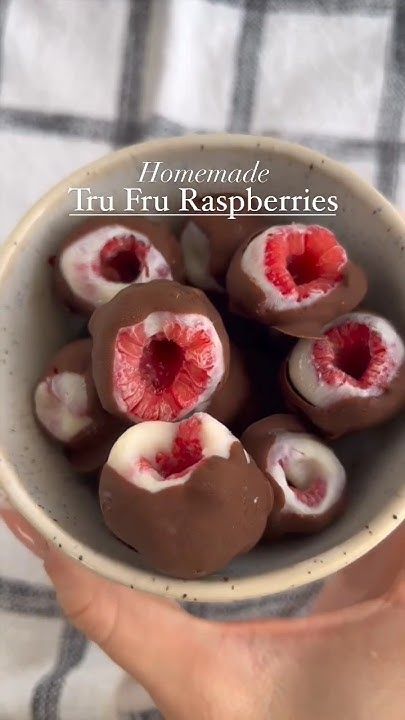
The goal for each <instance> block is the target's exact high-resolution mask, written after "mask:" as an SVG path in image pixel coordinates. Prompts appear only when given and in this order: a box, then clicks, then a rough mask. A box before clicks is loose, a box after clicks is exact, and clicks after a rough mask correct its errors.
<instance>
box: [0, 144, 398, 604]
mask: <svg viewBox="0 0 405 720" xmlns="http://www.w3.org/2000/svg"><path fill="white" fill-rule="evenodd" d="M168 147H170V148H171V149H178V150H180V151H182V152H184V151H185V150H187V149H193V150H195V149H197V148H199V149H200V150H202V149H204V148H205V147H207V148H210V149H211V150H212V149H214V150H215V149H216V148H217V149H221V150H224V149H229V150H238V149H251V150H252V151H253V152H254V151H255V150H257V149H259V148H264V149H265V150H267V151H268V152H272V153H279V154H282V155H285V157H286V160H288V159H289V158H290V159H291V158H294V159H297V160H299V161H301V162H302V163H303V164H308V165H310V164H311V165H314V167H319V168H321V169H322V172H324V173H325V174H326V175H328V176H329V177H330V178H333V179H335V180H336V182H337V183H338V184H339V185H343V186H344V187H345V189H346V190H349V191H350V190H351V191H352V192H353V194H354V195H355V197H356V198H359V199H361V200H363V201H364V202H366V203H367V204H369V205H370V212H371V213H373V212H375V208H377V207H378V208H380V209H381V211H383V212H384V220H385V221H386V224H387V226H390V227H391V228H392V230H393V231H394V232H395V231H396V232H398V234H402V235H404V237H405V221H404V219H403V218H402V217H401V215H400V214H399V213H398V212H397V211H396V210H395V209H394V208H393V207H392V205H391V204H390V203H389V202H388V200H386V198H384V197H383V196H382V195H381V194H380V193H379V192H378V191H377V190H375V189H374V188H373V187H371V186H370V185H368V183H367V182H365V181H364V180H362V179H361V178H360V177H358V176H357V175H356V174H355V173H353V172H352V171H351V170H349V169H348V168H346V167H345V166H344V165H342V164H341V163H339V162H337V161H335V160H331V159H329V158H328V157H326V156H324V155H322V154H320V153H318V152H316V151H314V150H311V149H309V148H306V147H303V146H301V145H297V144H294V143H289V142H287V141H284V140H279V139H276V138H271V137H262V136H254V135H228V134H213V135H187V136H184V137H178V138H162V139H158V140H150V141H146V142H143V143H138V144H135V145H131V146H129V147H125V148H123V149H121V150H118V151H116V152H113V153H109V154H108V155H106V156H104V157H103V158H101V159H100V160H97V161H95V162H93V163H90V164H88V165H86V166H84V167H83V168H81V169H79V170H77V171H76V172H74V173H73V174H71V175H70V176H68V177H67V178H65V179H64V180H62V181H61V182H60V183H58V184H57V185H56V186H54V187H53V188H52V189H51V190H50V191H49V192H48V193H47V194H46V195H45V196H44V197H42V198H41V199H40V200H39V201H38V202H37V203H36V204H35V205H34V206H33V208H32V209H31V210H30V211H29V212H28V213H27V214H26V215H25V216H24V217H23V218H22V220H21V221H20V223H19V224H18V225H17V227H16V228H15V230H14V231H13V232H12V233H11V235H10V236H9V238H8V239H7V241H6V242H5V244H4V245H3V247H2V248H1V250H0V297H1V281H2V278H3V275H4V273H5V272H6V271H7V268H8V265H9V262H10V261H11V259H12V257H13V254H14V252H16V250H17V248H18V247H19V246H20V245H23V244H24V243H25V242H27V238H28V237H29V231H30V228H31V227H32V225H33V223H34V222H35V221H36V220H37V219H38V218H39V217H41V216H43V215H46V213H47V210H48V207H49V205H52V204H54V203H55V202H57V201H58V199H59V198H60V197H61V196H62V194H65V192H66V185H67V183H69V185H72V186H76V187H80V186H81V184H82V182H83V181H84V180H85V178H86V176H87V175H88V174H89V172H91V173H93V172H96V173H103V171H104V170H105V169H107V168H111V167H114V166H119V165H120V163H121V161H122V160H123V159H125V158H127V157H128V156H131V155H132V156H133V155H136V156H137V157H140V158H141V157H142V156H143V157H145V156H147V155H148V152H149V151H153V152H155V153H158V152H159V150H162V151H164V150H167V149H168ZM0 486H2V487H3V489H4V492H5V494H6V497H7V498H8V499H9V501H10V503H11V504H12V506H14V508H15V509H16V510H18V511H19V512H20V513H21V515H22V516H23V517H24V518H25V519H26V520H27V521H28V522H29V523H31V524H32V525H33V526H34V528H35V529H36V530H38V531H39V532H40V533H41V534H42V535H43V537H44V538H46V540H47V541H48V542H49V543H51V544H54V545H56V546H59V547H60V546H62V548H63V551H64V552H65V553H66V554H67V555H69V556H70V557H72V558H75V559H77V560H80V561H82V562H83V563H84V564H85V565H86V566H87V567H89V568H91V569H92V570H94V571H96V572H97V573H99V574H100V575H102V576H104V577H106V578H109V579H111V580H114V581H117V582H120V583H122V584H125V585H128V586H129V587H133V588H136V589H138V590H144V591H147V592H152V593H154V594H159V595H163V596H167V597H173V598H176V599H182V598H183V599H184V598H185V597H186V598H187V600H189V601H198V602H235V601H238V602H239V601H242V600H248V599H253V598H260V597H264V596H266V595H270V594H272V595H275V594H277V593H280V592H283V591H287V590H290V589H292V588H299V587H302V586H304V585H306V584H308V583H311V582H314V581H316V580H321V579H322V578H324V577H326V576H327V575H330V574H332V573H334V572H337V571H338V570H340V569H341V568H342V567H344V566H345V565H348V564H350V563H352V562H353V561H355V560H357V559H358V558H360V557H361V556H362V555H364V554H365V553H367V552H368V551H370V550H371V549H372V548H374V547H375V546H376V545H377V544H378V543H380V542H381V541H382V540H384V538H386V537H387V536H388V535H389V534H390V533H391V532H392V531H393V530H394V529H395V527H397V526H398V525H400V524H401V522H402V521H403V520H405V493H401V495H397V496H395V497H394V498H393V499H391V500H390V501H388V502H387V504H386V506H385V508H384V509H383V510H382V511H381V512H380V513H379V514H378V515H377V516H376V517H375V518H374V520H373V523H372V526H371V525H370V526H369V528H370V529H372V534H370V532H369V529H366V528H364V529H362V530H361V531H359V532H358V533H356V534H355V535H353V536H352V537H351V538H350V539H349V540H346V541H345V542H343V543H340V544H339V545H336V546H334V547H333V548H331V549H329V550H327V551H325V552H323V553H320V554H318V555H316V556H315V557H314V558H311V559H307V560H304V561H300V562H298V563H295V564H293V565H291V566H290V567H288V568H283V569H279V570H271V569H270V570H269V572H268V573H262V574H260V575H251V576H249V577H245V578H241V579H238V578H230V579H229V581H228V582H224V580H228V578H223V577H219V578H217V577H214V578H206V579H202V580H189V581H183V580H176V579H173V578H168V577H167V578H166V577H164V576H160V575H157V576H155V575H154V574H153V572H152V571H150V572H149V571H148V570H143V569H141V568H137V567H129V566H128V565H126V564H124V563H122V562H120V561H117V560H113V559H110V558H108V557H106V556H105V555H103V554H101V553H98V552H97V551H95V550H93V549H92V548H89V547H88V546H86V545H83V544H82V543H80V542H78V541H77V540H76V539H75V538H74V537H73V536H72V535H70V534H68V533H67V532H65V531H64V530H62V529H61V527H60V526H59V525H58V524H57V523H55V522H54V521H53V520H52V519H51V518H50V517H49V516H48V515H47V514H46V512H45V511H44V510H42V509H41V508H39V507H38V505H37V504H36V503H35V501H34V500H33V498H31V497H30V495H29V494H28V493H27V492H26V490H25V489H24V487H23V486H22V484H21V482H20V480H19V477H18V475H17V473H16V472H15V471H14V469H13V467H12V465H11V463H10V462H9V461H8V459H7V456H6V453H5V452H4V450H3V449H2V448H1V447H0ZM393 517H394V518H395V521H396V522H395V523H393ZM314 560H316V562H314Z"/></svg>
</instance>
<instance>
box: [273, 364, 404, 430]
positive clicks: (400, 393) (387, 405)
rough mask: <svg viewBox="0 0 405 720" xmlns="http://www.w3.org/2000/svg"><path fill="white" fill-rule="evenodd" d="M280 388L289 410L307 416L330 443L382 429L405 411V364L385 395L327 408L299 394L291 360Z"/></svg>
mask: <svg viewBox="0 0 405 720" xmlns="http://www.w3.org/2000/svg"><path fill="white" fill-rule="evenodd" d="M280 384H281V390H282V392H283V395H284V398H285V401H286V404H287V406H288V408H289V409H291V410H293V411H295V412H298V413H300V414H301V415H305V416H306V417H307V418H308V420H310V421H311V423H312V424H313V425H314V426H315V427H317V428H318V429H319V430H321V431H322V433H323V435H325V437H328V438H330V439H334V438H338V437H342V436H343V435H348V434H349V433H351V432H356V431H358V430H364V429H365V428H370V427H374V426H375V425H380V424H382V423H384V422H387V421H388V420H390V419H391V418H393V417H394V416H395V415H397V414H398V413H399V412H401V410H403V409H404V407H405V363H403V364H402V365H401V367H400V369H399V371H398V374H397V375H396V376H395V378H394V379H393V381H392V382H391V384H390V386H389V387H388V388H387V390H385V392H384V393H383V394H382V395H378V396H377V397H366V398H365V397H352V398H345V399H344V400H339V401H338V402H336V403H332V404H330V405H328V406H327V407H316V405H312V403H309V402H308V401H307V400H305V398H304V397H303V396H302V395H300V394H299V393H298V392H297V391H296V390H295V388H294V387H293V385H292V383H291V380H290V377H289V373H288V359H287V360H286V361H285V362H284V363H283V366H282V368H281V372H280Z"/></svg>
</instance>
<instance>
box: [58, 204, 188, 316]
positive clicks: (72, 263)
mask: <svg viewBox="0 0 405 720" xmlns="http://www.w3.org/2000/svg"><path fill="white" fill-rule="evenodd" d="M182 275H183V268H182V260H181V250H180V245H179V244H178V242H177V240H176V238H175V237H174V236H173V235H172V234H171V232H170V230H169V228H168V227H167V226H165V225H162V224H160V223H159V224H158V223H152V222H150V221H149V220H146V219H144V218H137V219H136V220H133V219H132V218H125V217H122V218H119V219H117V220H116V221H112V220H104V219H102V220H97V221H94V220H91V221H90V222H87V223H86V224H85V225H82V226H81V227H80V228H79V229H78V230H77V231H76V232H75V233H73V234H72V235H70V236H69V237H68V238H67V240H66V241H65V242H64V243H63V245H62V248H61V249H60V251H59V253H58V255H57V257H56V261H55V282H56V289H57V292H58V294H59V296H60V297H61V299H62V300H63V302H64V303H66V304H67V305H68V307H69V308H70V309H73V310H75V311H77V312H80V313H83V314H86V315H90V314H91V313H92V312H93V310H94V309H95V308H96V307H99V306H100V305H103V304H104V303H106V302H109V300H111V299H112V298H113V297H114V296H115V295H116V294H117V293H118V292H120V290H122V289H123V288H125V287H127V286H128V285H130V284H132V283H145V282H149V281H150V280H156V279H159V278H162V279H168V280H171V279H172V277H174V278H175V279H179V280H181V279H182Z"/></svg>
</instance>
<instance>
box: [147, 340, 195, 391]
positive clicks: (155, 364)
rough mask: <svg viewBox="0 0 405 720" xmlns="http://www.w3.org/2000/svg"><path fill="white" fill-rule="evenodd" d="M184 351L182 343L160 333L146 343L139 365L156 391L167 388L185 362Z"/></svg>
mask: <svg viewBox="0 0 405 720" xmlns="http://www.w3.org/2000/svg"><path fill="white" fill-rule="evenodd" d="M183 360H184V352H183V350H182V348H181V347H180V345H177V343H175V342H173V340H167V339H166V338H165V336H164V335H163V333H158V334H157V335H155V336H154V337H153V338H152V340H151V341H150V343H149V345H146V347H145V349H144V351H143V353H142V357H141V362H140V365H139V370H140V372H141V373H142V374H143V375H144V376H145V377H146V378H147V379H149V380H150V382H151V383H152V385H153V387H154V388H155V390H156V392H161V391H162V390H166V389H167V388H168V387H170V386H171V385H173V382H174V380H175V378H176V377H177V375H178V374H179V371H180V369H181V366H182V364H183Z"/></svg>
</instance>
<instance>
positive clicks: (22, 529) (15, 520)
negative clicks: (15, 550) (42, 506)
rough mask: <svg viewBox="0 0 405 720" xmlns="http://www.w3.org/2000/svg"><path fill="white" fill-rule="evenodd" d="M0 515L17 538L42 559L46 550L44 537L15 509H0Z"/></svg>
mask: <svg viewBox="0 0 405 720" xmlns="http://www.w3.org/2000/svg"><path fill="white" fill-rule="evenodd" d="M0 515H1V517H2V518H3V520H4V522H5V523H6V525H7V527H8V528H9V530H11V532H12V533H13V535H14V536H15V537H16V538H17V540H19V541H20V542H21V543H22V544H23V545H25V547H26V548H27V549H28V550H29V551H30V552H32V553H34V555H36V556H37V557H39V558H41V559H42V560H43V559H44V557H45V555H46V554H47V552H48V545H47V543H46V541H45V540H44V538H43V537H42V536H41V535H40V534H39V533H38V532H37V531H36V530H34V528H33V527H31V525H29V523H27V522H26V520H24V518H23V517H21V515H19V514H18V513H17V512H16V511H15V510H8V509H1V511H0Z"/></svg>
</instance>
